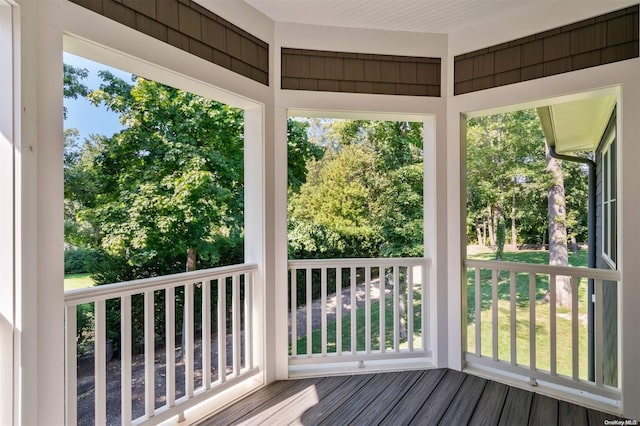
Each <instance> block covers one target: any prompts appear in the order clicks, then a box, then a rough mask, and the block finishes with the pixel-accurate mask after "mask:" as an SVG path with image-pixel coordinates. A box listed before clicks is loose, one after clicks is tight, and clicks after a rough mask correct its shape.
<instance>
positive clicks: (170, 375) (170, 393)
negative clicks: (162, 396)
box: [164, 286, 176, 407]
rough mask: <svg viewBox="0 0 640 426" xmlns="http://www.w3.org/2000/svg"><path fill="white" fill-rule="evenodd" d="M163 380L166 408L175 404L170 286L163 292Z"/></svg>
mask: <svg viewBox="0 0 640 426" xmlns="http://www.w3.org/2000/svg"><path fill="white" fill-rule="evenodd" d="M164 297H165V311H166V312H165V330H166V332H165V334H166V340H165V357H166V368H165V380H166V389H167V407H173V406H174V405H175V404H176V289H175V287H173V286H171V287H168V288H167V289H166V290H165V296H164Z"/></svg>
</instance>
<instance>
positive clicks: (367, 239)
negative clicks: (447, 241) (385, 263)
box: [288, 120, 423, 258]
mask: <svg viewBox="0 0 640 426" xmlns="http://www.w3.org/2000/svg"><path fill="white" fill-rule="evenodd" d="M310 123H311V127H310V130H313V131H315V132H316V134H315V136H314V138H315V140H316V143H320V144H322V146H324V149H325V153H324V156H323V157H322V158H321V159H314V158H310V159H309V160H308V161H307V164H306V169H307V175H306V179H305V183H304V184H302V185H301V186H300V187H299V189H297V188H295V187H293V188H292V187H291V183H290V193H289V227H288V230H289V256H290V257H292V258H316V257H318V258H329V257H377V256H421V255H422V253H423V247H422V244H423V225H422V223H423V205H422V198H423V195H422V194H423V173H422V164H423V163H422V126H421V125H420V123H408V122H382V121H380V122H378V121H360V120H319V121H317V120H316V121H313V120H311V121H310Z"/></svg>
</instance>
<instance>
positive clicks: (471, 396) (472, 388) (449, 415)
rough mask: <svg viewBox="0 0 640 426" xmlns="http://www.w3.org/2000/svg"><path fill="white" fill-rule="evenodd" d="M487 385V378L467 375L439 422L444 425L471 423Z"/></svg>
mask: <svg viewBox="0 0 640 426" xmlns="http://www.w3.org/2000/svg"><path fill="white" fill-rule="evenodd" d="M486 385H487V381H486V380H485V379H482V378H480V377H476V376H471V375H467V377H466V378H465V379H464V382H463V383H462V386H461V387H460V390H459V391H458V393H457V394H456V396H455V397H454V398H453V400H452V401H451V405H449V408H448V409H447V412H446V413H445V414H444V416H443V417H442V419H440V422H439V423H440V424H442V425H466V424H467V423H469V420H470V419H471V415H472V414H473V410H474V409H475V407H476V405H477V404H478V401H479V400H480V397H481V396H482V392H483V391H484V388H485V386H486Z"/></svg>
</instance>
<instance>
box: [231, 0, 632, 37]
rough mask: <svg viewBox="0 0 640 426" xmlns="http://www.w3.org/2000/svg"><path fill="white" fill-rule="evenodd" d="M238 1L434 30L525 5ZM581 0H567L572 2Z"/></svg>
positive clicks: (344, 20)
mask: <svg viewBox="0 0 640 426" xmlns="http://www.w3.org/2000/svg"><path fill="white" fill-rule="evenodd" d="M244 1H245V3H247V4H249V5H250V6H252V7H253V8H255V9H257V10H258V11H260V12H261V13H263V14H265V15H266V16H268V17H269V18H270V19H272V20H273V21H275V22H289V23H298V24H309V25H322V26H331V27H346V28H360V29H371V30H387V31H408V32H416V33H440V34H451V33H454V32H456V31H460V30H463V29H467V28H472V27H475V26H478V25H482V24H487V23H490V22H494V21H498V20H505V19H515V18H518V17H520V18H522V17H526V16H527V10H528V9H527V8H526V7H524V5H523V4H522V2H519V1H513V0H479V1H447V0H394V1H389V0H304V1H300V0H244ZM564 1H566V0H564ZM600 1H602V0H600ZM634 1H635V0H609V1H607V2H606V3H607V4H608V7H610V10H615V9H616V8H623V7H626V6H629V5H631V4H634ZM561 2H562V1H559V2H558V3H561ZM581 2H582V1H573V3H574V4H579V3H581ZM590 2H591V3H593V1H590ZM584 3H588V1H584ZM530 5H532V6H533V7H537V6H538V5H539V6H540V7H549V2H548V1H546V0H530V2H528V5H527V6H530Z"/></svg>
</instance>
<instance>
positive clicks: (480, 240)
mask: <svg viewBox="0 0 640 426" xmlns="http://www.w3.org/2000/svg"><path fill="white" fill-rule="evenodd" d="M476 237H477V238H478V245H479V246H484V238H483V237H482V227H481V226H480V222H479V221H478V219H476Z"/></svg>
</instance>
